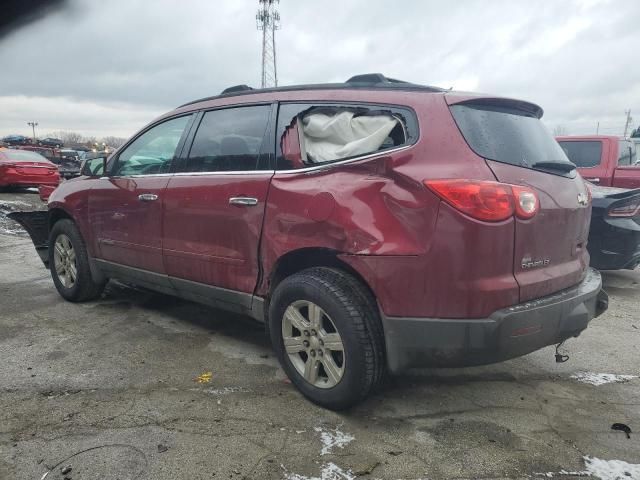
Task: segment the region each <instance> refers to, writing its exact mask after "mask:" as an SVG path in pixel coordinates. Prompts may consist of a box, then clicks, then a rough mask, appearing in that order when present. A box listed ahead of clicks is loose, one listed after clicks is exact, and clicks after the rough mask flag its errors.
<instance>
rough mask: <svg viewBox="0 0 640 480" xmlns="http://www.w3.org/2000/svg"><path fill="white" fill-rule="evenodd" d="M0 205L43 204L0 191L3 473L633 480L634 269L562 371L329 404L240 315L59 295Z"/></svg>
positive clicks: (475, 372)
mask: <svg viewBox="0 0 640 480" xmlns="http://www.w3.org/2000/svg"><path fill="white" fill-rule="evenodd" d="M8 202H25V203H27V204H29V205H34V206H38V205H40V206H41V203H40V202H39V200H38V197H37V194H33V193H12V194H6V193H0V228H2V229H4V232H3V233H0V269H1V272H2V275H0V365H2V368H0V479H2V480H4V479H42V478H43V476H44V475H45V474H46V477H44V478H46V479H48V480H50V479H55V480H62V479H64V478H67V479H74V480H82V479H88V478H91V479H94V478H96V479H116V478H117V479H120V480H129V479H131V480H132V479H150V480H161V479H190V480H191V479H219V478H224V479H242V478H248V479H289V480H311V479H314V480H318V479H322V480H330V479H340V480H342V479H353V478H362V479H365V478H366V479H373V478H378V479H418V478H422V479H426V478H429V479H493V478H562V479H571V478H585V477H586V478H589V477H591V478H605V479H614V478H617V477H619V478H626V479H628V478H631V479H634V478H635V479H640V379H639V378H638V377H637V376H638V375H640V355H639V354H638V351H639V349H638V344H639V340H640V303H639V302H638V299H639V298H640V296H639V295H640V271H637V270H636V271H635V272H608V273H605V274H604V279H605V282H606V286H607V290H608V292H609V294H610V297H611V298H610V309H609V311H608V312H606V313H605V314H604V315H603V316H601V317H599V318H598V319H596V320H594V321H593V322H592V324H591V326H590V327H589V329H587V331H585V332H584V333H583V334H582V336H581V337H580V338H578V339H572V340H570V341H569V342H567V344H566V346H565V347H564V348H563V350H564V353H566V354H568V355H569V356H570V359H569V361H568V362H566V363H562V364H557V363H555V361H554V353H555V352H554V349H553V348H546V349H544V350H541V351H539V352H536V353H534V354H531V355H528V356H526V357H523V358H519V359H515V360H511V361H508V362H504V363H501V364H496V365H490V366H485V367H475V368H467V369H451V370H447V369H437V370H416V371H413V372H411V373H410V374H408V375H404V376H402V377H399V378H394V379H392V380H390V381H389V382H388V383H387V385H385V387H384V388H383V389H382V391H381V392H379V393H378V394H376V395H374V396H372V397H371V398H370V399H369V400H368V401H366V402H365V403H364V404H362V405H360V406H359V407H357V408H355V409H353V410H352V411H349V412H342V413H334V412H330V411H327V410H323V409H321V408H319V407H316V406H314V405H313V404H311V403H309V402H307V401H306V400H304V399H303V398H302V397H301V396H300V395H299V394H298V393H297V391H296V390H295V388H294V387H293V386H292V385H291V384H290V383H288V381H287V380H286V379H285V377H284V375H283V373H282V371H281V370H280V368H279V367H278V365H277V362H276V360H275V358H274V356H273V355H272V354H271V351H270V347H269V345H268V342H267V339H266V337H265V335H264V333H263V332H264V329H263V327H262V326H261V325H259V324H257V323H255V322H253V321H252V320H250V319H248V318H245V317H239V316H235V315H231V314H228V313H224V312H221V311H218V310H214V309H211V308H208V307H203V306H199V305H196V304H193V303H189V302H185V301H182V300H178V299H174V298H171V297H167V296H162V295H156V294H153V293H149V292H145V291H142V290H137V289H134V288H130V287H126V286H124V285H121V284H117V283H111V284H110V285H109V287H108V288H107V291H106V293H105V295H104V297H103V298H102V299H100V300H99V301H95V302H89V303H84V304H71V303H68V302H65V301H63V300H62V299H61V298H60V297H59V296H58V294H57V293H56V291H55V289H54V287H53V283H52V281H51V279H50V276H49V274H48V272H47V271H46V270H45V269H44V267H43V265H42V263H41V262H40V260H39V258H38V256H37V254H36V253H35V250H34V249H33V247H32V246H31V244H30V242H29V240H28V239H27V238H26V237H24V236H21V235H20V234H19V232H18V231H17V229H16V228H14V226H12V225H11V224H9V223H8V222H6V221H5V222H4V223H2V222H3V220H2V217H3V214H2V212H5V211H7V210H8V209H10V208H15V206H16V204H15V203H13V204H11V203H8ZM20 208H21V207H20ZM7 230H9V232H7ZM605 374H608V375H605ZM613 423H622V424H626V425H628V426H629V427H630V428H631V430H632V432H631V434H630V438H627V435H626V434H625V433H624V432H623V431H616V430H612V429H611V425H612V424H613ZM636 432H637V433H636ZM47 472H49V473H47ZM63 472H64V473H63Z"/></svg>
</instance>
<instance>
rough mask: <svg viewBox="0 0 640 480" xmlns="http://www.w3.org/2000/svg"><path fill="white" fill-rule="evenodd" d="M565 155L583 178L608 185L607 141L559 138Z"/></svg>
mask: <svg viewBox="0 0 640 480" xmlns="http://www.w3.org/2000/svg"><path fill="white" fill-rule="evenodd" d="M558 143H559V144H560V146H561V147H562V150H563V151H564V153H565V155H566V156H567V157H568V158H569V160H571V161H572V162H573V163H574V164H575V165H576V166H577V167H578V172H580V175H582V176H583V177H584V179H585V180H589V181H590V182H592V183H595V184H597V185H602V186H610V183H611V180H610V178H609V176H610V175H609V174H608V173H607V168H608V165H607V164H606V162H605V159H606V158H609V142H607V141H605V140H604V139H594V140H564V139H559V140H558Z"/></svg>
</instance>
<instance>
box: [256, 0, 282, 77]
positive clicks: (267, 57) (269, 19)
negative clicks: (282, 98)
mask: <svg viewBox="0 0 640 480" xmlns="http://www.w3.org/2000/svg"><path fill="white" fill-rule="evenodd" d="M276 3H280V0H258V5H259V8H258V13H256V26H257V28H258V30H259V31H261V32H262V80H261V87H262V88H267V87H277V86H278V70H277V67H276V30H279V29H280V14H279V13H278V11H277V10H276V8H275V4H276Z"/></svg>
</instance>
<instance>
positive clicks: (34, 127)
mask: <svg viewBox="0 0 640 480" xmlns="http://www.w3.org/2000/svg"><path fill="white" fill-rule="evenodd" d="M27 125H29V126H30V127H31V129H32V130H33V141H34V142H35V141H36V127H37V126H38V122H27Z"/></svg>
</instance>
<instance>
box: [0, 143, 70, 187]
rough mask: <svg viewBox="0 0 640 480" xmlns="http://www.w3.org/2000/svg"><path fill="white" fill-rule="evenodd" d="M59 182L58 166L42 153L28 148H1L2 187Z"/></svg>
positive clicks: (35, 185)
mask: <svg viewBox="0 0 640 480" xmlns="http://www.w3.org/2000/svg"><path fill="white" fill-rule="evenodd" d="M59 183H60V175H59V174H58V167H57V166H56V165H54V164H53V163H51V162H50V161H49V160H47V159H46V158H44V157H43V156H42V155H40V154H38V153H35V152H29V151H27V150H13V149H8V148H4V149H0V188H5V187H38V186H40V185H48V186H56V185H58V184H59Z"/></svg>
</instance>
